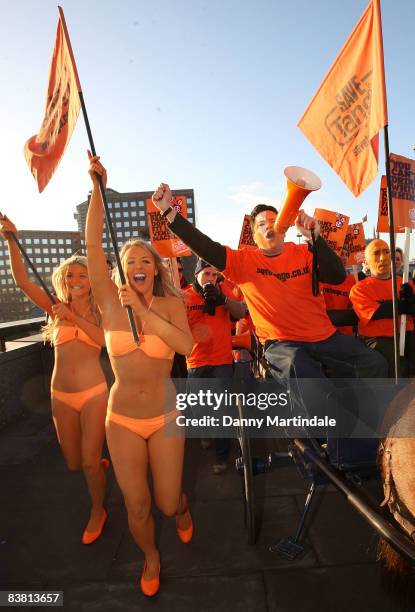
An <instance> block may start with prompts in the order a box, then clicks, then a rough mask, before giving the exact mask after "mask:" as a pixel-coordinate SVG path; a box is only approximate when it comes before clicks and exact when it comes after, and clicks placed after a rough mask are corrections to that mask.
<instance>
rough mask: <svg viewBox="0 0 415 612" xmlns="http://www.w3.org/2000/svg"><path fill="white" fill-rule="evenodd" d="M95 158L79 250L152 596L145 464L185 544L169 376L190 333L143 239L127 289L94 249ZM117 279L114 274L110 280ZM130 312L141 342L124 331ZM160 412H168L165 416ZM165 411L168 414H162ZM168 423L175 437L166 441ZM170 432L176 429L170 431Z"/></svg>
mask: <svg viewBox="0 0 415 612" xmlns="http://www.w3.org/2000/svg"><path fill="white" fill-rule="evenodd" d="M98 160H99V158H97V157H91V156H90V169H89V173H90V175H91V178H92V183H93V190H92V196H91V200H90V203H89V208H88V217H87V226H86V244H87V253H88V267H89V270H90V274H91V286H92V291H93V294H94V298H95V300H96V302H97V305H98V307H99V309H100V311H101V312H102V325H103V328H104V331H105V339H106V343H107V349H108V353H109V356H110V359H111V365H112V368H113V371H114V374H115V383H114V385H113V387H112V388H111V393H110V398H109V405H108V415H107V425H106V427H107V442H108V447H109V450H110V454H111V459H112V462H113V465H114V470H115V474H116V477H117V480H118V484H119V485H120V488H121V490H122V492H123V495H124V500H125V504H126V507H127V512H128V524H129V527H130V530H131V533H132V536H133V538H134V540H135V542H136V544H137V546H138V547H139V548H141V550H142V551H143V553H144V556H145V563H144V569H143V572H142V575H141V581H140V585H141V589H142V591H143V593H144V594H145V595H148V596H152V595H155V594H156V593H157V591H158V589H159V585H160V581H159V574H160V555H159V551H158V550H157V548H156V544H155V534H154V520H153V517H152V515H151V496H150V491H149V486H148V482H147V471H148V466H150V468H151V472H152V477H153V489H154V498H155V503H156V504H157V506H158V508H159V509H160V510H161V512H163V513H164V514H165V515H167V516H175V517H176V527H177V532H178V536H179V538H180V539H181V541H182V542H185V543H186V542H189V541H190V540H191V538H192V534H193V524H192V518H191V516H190V513H189V510H188V506H187V499H186V496H185V495H184V493H183V492H182V471H183V454H184V436H183V433H182V431H181V428H179V427H177V425H176V423H175V418H176V416H177V415H178V414H179V413H178V412H177V410H176V408H175V403H176V402H175V388H174V385H173V383H172V381H171V380H170V372H171V368H172V361H173V356H174V353H175V351H176V352H177V353H180V354H189V353H190V351H191V349H192V344H193V340H192V335H191V332H190V329H189V326H188V323H187V316H186V311H185V308H184V305H183V302H182V300H181V298H179V297H177V296H178V292H177V291H176V290H175V288H174V286H173V285H172V283H171V281H170V279H169V273H168V271H167V269H166V268H165V267H164V265H163V263H162V261H161V259H160V257H159V255H158V254H157V253H156V252H155V251H154V250H153V249H152V247H151V246H150V245H148V244H147V243H146V242H144V241H142V240H132V241H129V242H127V243H126V244H124V246H123V248H122V249H121V252H120V258H121V264H122V267H123V270H124V273H125V277H126V279H127V284H126V285H123V286H121V285H120V282H119V281H118V282H117V278H115V283H114V282H113V281H112V280H111V278H110V276H109V273H108V267H107V264H106V261H105V254H104V251H103V249H102V246H101V240H102V226H103V206H102V200H101V195H100V192H99V187H98V178H97V175H99V176H101V177H102V180H103V184H104V186H105V184H106V172H105V169H104V168H103V166H102V165H101V163H100V162H99V161H98ZM116 276H117V275H116ZM126 306H131V308H132V310H133V313H134V317H135V321H136V326H137V330H138V333H139V336H140V342H139V344H138V345H137V344H136V343H135V342H134V338H133V335H132V332H131V329H130V325H129V321H128V316H127V310H126ZM165 408H166V409H167V410H165ZM166 412H167V413H166ZM166 423H170V427H171V428H173V431H174V435H170V432H169V435H166V432H165V431H164V425H165V424H166ZM174 428H175V430H174Z"/></svg>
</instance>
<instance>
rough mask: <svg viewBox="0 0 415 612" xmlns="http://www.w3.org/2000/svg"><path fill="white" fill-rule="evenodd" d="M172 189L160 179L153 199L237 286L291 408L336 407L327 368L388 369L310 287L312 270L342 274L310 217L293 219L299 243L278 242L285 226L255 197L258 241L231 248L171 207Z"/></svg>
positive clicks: (338, 371)
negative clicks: (344, 330)
mask: <svg viewBox="0 0 415 612" xmlns="http://www.w3.org/2000/svg"><path fill="white" fill-rule="evenodd" d="M171 197H172V196H171V190H170V188H169V186H168V185H166V184H165V183H161V184H160V186H159V188H158V189H157V190H156V191H155V192H154V194H153V202H154V204H155V206H156V207H157V208H158V209H159V210H160V211H161V214H162V215H163V217H164V218H165V219H167V221H168V222H169V228H170V230H171V231H172V232H174V233H175V234H176V235H177V236H179V237H180V239H181V240H182V241H183V242H184V243H185V244H187V245H188V246H189V247H190V248H191V249H192V250H193V251H194V252H196V253H197V254H198V255H199V256H200V257H203V258H204V259H205V260H206V261H209V263H210V264H211V265H212V266H214V267H215V268H216V269H218V270H220V271H221V272H223V275H224V276H225V278H228V279H230V280H231V281H233V282H234V283H236V284H237V285H238V286H239V287H240V289H241V291H242V293H243V296H244V299H245V303H246V305H247V307H248V310H249V313H250V315H251V317H252V321H253V323H254V326H255V330H256V333H257V336H258V339H259V341H260V342H261V344H262V345H263V347H264V352H263V355H264V357H265V360H266V362H267V364H268V367H269V371H270V373H271V375H272V376H273V378H275V379H276V380H277V381H278V382H280V383H282V384H283V385H284V386H285V387H286V388H288V390H289V391H291V396H290V397H291V402H292V406H293V408H295V410H296V412H297V414H298V415H301V414H302V415H307V414H308V415H310V414H313V411H314V410H318V409H319V408H321V407H323V406H327V407H328V411H330V413H332V414H336V413H337V410H338V408H339V406H338V404H339V401H340V400H337V399H336V397H335V387H334V384H333V383H332V381H330V379H329V378H328V377H327V374H326V372H327V370H329V371H330V374H331V376H335V377H336V378H346V377H363V378H378V377H380V378H383V377H386V376H387V362H386V361H385V359H384V358H383V357H382V355H380V354H379V353H377V352H376V351H373V350H371V349H370V348H368V347H367V346H365V344H364V343H363V342H361V341H359V340H357V339H355V338H353V337H352V336H345V335H344V334H341V333H339V332H338V331H336V329H335V327H334V326H333V325H332V323H331V321H330V319H329V317H328V315H327V312H326V306H325V303H324V298H323V296H322V295H321V293H320V292H319V291H313V290H312V289H313V288H314V289H316V280H317V275H318V276H319V280H320V281H321V282H325V283H329V284H333V285H335V284H338V283H341V282H343V281H344V278H345V271H344V267H343V264H342V262H341V260H340V258H339V257H338V256H337V255H336V253H335V252H334V251H332V249H331V248H330V247H329V246H328V244H327V243H326V242H325V240H324V239H323V238H322V237H321V236H320V235H319V226H318V222H317V221H316V220H315V219H313V218H312V217H309V216H308V215H306V213H305V212H304V211H301V210H300V212H299V213H298V215H297V218H296V220H295V225H296V229H297V231H298V232H300V233H301V234H302V235H303V237H304V238H305V239H306V243H305V244H300V245H297V244H294V243H292V242H284V238H285V232H280V231H278V226H276V225H275V221H276V218H277V211H276V209H275V208H274V207H272V206H267V205H264V204H260V205H258V206H256V207H255V208H254V209H253V210H252V212H251V228H252V235H253V238H254V241H255V243H256V245H257V247H258V248H256V249H255V248H254V249H238V250H234V249H231V248H229V247H225V246H223V245H221V244H220V243H218V242H214V241H213V240H212V239H211V238H209V237H208V236H206V235H205V234H203V233H202V232H200V231H199V230H198V229H196V228H195V227H194V226H193V225H192V224H191V223H189V222H188V221H187V220H186V219H184V218H183V217H182V216H181V215H180V214H178V213H177V211H175V210H173V208H172V207H171V206H170V202H171ZM276 227H277V229H276ZM312 229H314V236H315V244H314V247H313V248H312V247H311V241H312V240H313V236H312V231H311V230H312ZM344 408H345V407H344V406H343V407H342V409H343V410H344Z"/></svg>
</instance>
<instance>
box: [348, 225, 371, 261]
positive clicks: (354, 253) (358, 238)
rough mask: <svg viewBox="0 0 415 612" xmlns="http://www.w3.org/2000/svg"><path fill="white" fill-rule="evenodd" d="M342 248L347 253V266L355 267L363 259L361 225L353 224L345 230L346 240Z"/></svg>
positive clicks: (364, 246)
mask: <svg viewBox="0 0 415 612" xmlns="http://www.w3.org/2000/svg"><path fill="white" fill-rule="evenodd" d="M343 248H344V249H345V250H346V251H347V253H348V258H347V265H348V266H357V265H358V264H360V263H362V261H363V260H364V258H365V248H366V241H365V232H364V229H363V223H353V224H352V225H349V227H348V228H347V234H346V239H345V241H344V245H343Z"/></svg>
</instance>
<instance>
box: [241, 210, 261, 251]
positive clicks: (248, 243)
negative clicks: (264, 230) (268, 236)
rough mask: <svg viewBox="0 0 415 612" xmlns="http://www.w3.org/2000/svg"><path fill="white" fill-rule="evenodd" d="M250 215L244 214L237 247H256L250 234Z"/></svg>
mask: <svg viewBox="0 0 415 612" xmlns="http://www.w3.org/2000/svg"><path fill="white" fill-rule="evenodd" d="M250 220H251V217H250V216H249V215H245V217H244V221H243V223H242V230H241V236H240V238H239V244H238V249H253V248H255V249H256V248H257V246H256V244H255V241H254V237H253V236H252V230H251V223H250Z"/></svg>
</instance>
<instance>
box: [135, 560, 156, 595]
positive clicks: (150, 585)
mask: <svg viewBox="0 0 415 612" xmlns="http://www.w3.org/2000/svg"><path fill="white" fill-rule="evenodd" d="M146 569H147V561H144V567H143V573H142V574H141V580H140V588H141V590H142V592H143V594H144V595H146V596H147V597H154V595H156V593H157V592H158V590H159V588H160V565H159V573H158V576H156V577H155V578H150V580H147V578H144V573H145V571H146Z"/></svg>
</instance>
